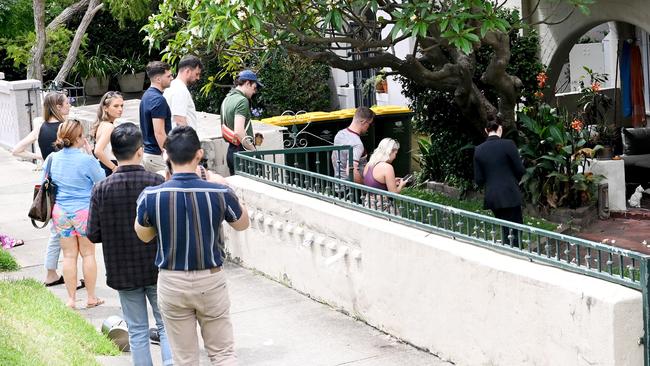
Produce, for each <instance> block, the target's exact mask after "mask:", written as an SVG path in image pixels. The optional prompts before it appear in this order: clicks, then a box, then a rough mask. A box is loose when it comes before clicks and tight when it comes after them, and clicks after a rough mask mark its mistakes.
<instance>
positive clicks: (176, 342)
mask: <svg viewBox="0 0 650 366" xmlns="http://www.w3.org/2000/svg"><path fill="white" fill-rule="evenodd" d="M158 306H159V308H160V311H161V313H162V318H163V322H164V323H165V329H166V330H167V338H168V339H169V344H170V346H171V349H172V355H173V357H174V365H175V366H184V365H187V366H196V365H198V364H199V342H198V336H197V332H196V323H197V322H198V324H199V326H200V327H201V336H202V337H203V343H204V345H205V350H206V352H207V353H208V357H209V358H210V362H211V364H212V365H215V366H216V365H219V366H231V365H237V356H236V355H235V344H234V339H233V331H232V323H231V322H230V299H229V298H228V289H227V288H226V276H225V274H224V271H218V272H215V271H214V270H203V271H168V270H161V271H160V274H159V275H158Z"/></svg>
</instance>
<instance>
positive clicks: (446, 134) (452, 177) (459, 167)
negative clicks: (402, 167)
mask: <svg viewBox="0 0 650 366" xmlns="http://www.w3.org/2000/svg"><path fill="white" fill-rule="evenodd" d="M433 130H434V131H433V132H432V133H431V135H430V136H429V138H421V139H419V140H418V147H419V150H420V153H419V154H417V159H418V162H419V163H420V171H419V172H417V174H416V176H417V180H418V182H424V181H427V180H436V181H440V182H445V183H446V184H449V185H450V186H454V187H458V188H461V189H462V190H463V191H465V190H468V189H471V188H473V187H474V183H473V171H472V164H471V162H472V151H473V149H470V147H473V145H472V144H471V143H468V142H466V140H465V141H464V140H463V139H462V138H463V137H466V136H462V135H455V134H454V133H453V132H452V131H451V130H450V129H445V128H444V127H443V128H439V129H435V128H434V129H433ZM468 161H469V162H470V164H467V162H468Z"/></svg>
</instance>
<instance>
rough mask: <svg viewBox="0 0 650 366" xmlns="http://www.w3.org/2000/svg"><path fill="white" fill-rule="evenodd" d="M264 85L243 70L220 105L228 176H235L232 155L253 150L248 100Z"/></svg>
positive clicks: (252, 74) (253, 143) (253, 141)
mask: <svg viewBox="0 0 650 366" xmlns="http://www.w3.org/2000/svg"><path fill="white" fill-rule="evenodd" d="M263 86H264V85H262V83H260V81H259V80H258V79H257V75H255V73H254V72H252V71H251V70H244V71H242V72H240V73H239V75H238V76H237V79H235V87H234V88H233V89H232V90H231V91H230V92H229V93H228V95H226V98H225V99H224V100H223V102H222V103H221V124H222V125H223V126H225V127H226V128H225V129H224V128H223V126H222V129H221V132H222V134H223V138H224V140H226V142H228V155H226V162H227V163H228V169H229V170H230V175H234V174H235V163H234V154H235V153H236V152H237V151H242V150H244V149H245V150H254V149H255V138H254V136H255V135H254V134H253V126H252V124H251V107H250V99H251V98H252V97H253V95H255V93H257V90H258V89H261V88H262V87H263Z"/></svg>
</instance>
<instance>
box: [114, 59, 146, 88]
mask: <svg viewBox="0 0 650 366" xmlns="http://www.w3.org/2000/svg"><path fill="white" fill-rule="evenodd" d="M118 66H119V68H118V75H117V82H118V83H119V84H120V90H121V91H122V92H123V93H139V92H141V91H142V89H143V87H144V76H145V73H144V69H145V63H144V62H143V60H142V57H141V56H140V55H136V54H133V55H132V56H131V57H130V58H125V59H122V60H119V61H118Z"/></svg>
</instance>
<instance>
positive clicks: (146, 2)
mask: <svg viewBox="0 0 650 366" xmlns="http://www.w3.org/2000/svg"><path fill="white" fill-rule="evenodd" d="M104 1H105V2H106V3H108V6H109V9H110V12H111V15H112V16H113V18H115V19H116V20H117V21H118V24H119V26H120V28H124V27H126V25H127V21H140V20H142V19H146V18H147V17H148V16H149V14H151V9H150V7H151V1H150V0H129V1H128V6H125V2H124V0H104Z"/></svg>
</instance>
